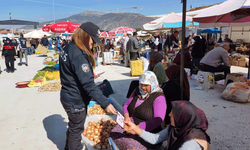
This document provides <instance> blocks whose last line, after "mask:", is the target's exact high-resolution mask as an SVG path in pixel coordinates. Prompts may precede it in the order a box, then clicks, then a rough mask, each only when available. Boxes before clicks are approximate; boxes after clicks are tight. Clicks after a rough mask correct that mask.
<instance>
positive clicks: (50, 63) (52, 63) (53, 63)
mask: <svg viewBox="0 0 250 150" xmlns="http://www.w3.org/2000/svg"><path fill="white" fill-rule="evenodd" d="M55 64H56V62H55V61H49V62H48V64H47V65H51V66H54V65H55Z"/></svg>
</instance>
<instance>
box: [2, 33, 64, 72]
mask: <svg viewBox="0 0 250 150" xmlns="http://www.w3.org/2000/svg"><path fill="white" fill-rule="evenodd" d="M67 44H68V40H66V39H63V40H62V39H61V38H60V37H57V38H50V39H48V38H47V36H46V35H44V37H43V38H41V39H37V38H32V39H30V38H24V36H23V34H21V35H20V37H19V38H18V39H16V38H14V37H12V39H10V38H6V39H4V40H3V41H2V42H1V45H0V47H1V48H2V49H1V50H2V59H5V65H6V72H7V73H14V71H15V66H14V64H15V63H14V61H16V59H17V58H19V63H18V65H19V66H22V65H23V64H24V65H26V66H28V55H32V54H35V53H36V52H37V47H38V45H41V46H44V47H46V48H48V49H49V50H52V46H53V49H55V50H56V51H58V52H60V51H61V50H62V48H63V47H65V46H66V45H67ZM23 57H25V62H23ZM0 71H1V68H0Z"/></svg>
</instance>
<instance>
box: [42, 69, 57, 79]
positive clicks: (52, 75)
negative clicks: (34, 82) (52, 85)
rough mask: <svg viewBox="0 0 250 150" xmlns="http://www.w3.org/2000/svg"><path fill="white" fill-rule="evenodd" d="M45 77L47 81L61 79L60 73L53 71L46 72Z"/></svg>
mask: <svg viewBox="0 0 250 150" xmlns="http://www.w3.org/2000/svg"><path fill="white" fill-rule="evenodd" d="M44 76H45V77H46V79H49V80H59V79H60V73H59V71H53V72H49V71H46V73H45V75H44Z"/></svg>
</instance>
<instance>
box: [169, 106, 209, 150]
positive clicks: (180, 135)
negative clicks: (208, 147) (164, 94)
mask: <svg viewBox="0 0 250 150" xmlns="http://www.w3.org/2000/svg"><path fill="white" fill-rule="evenodd" d="M171 104H172V113H173V116H174V123H175V127H173V126H172V125H171V126H170V128H169V134H168V138H167V139H169V140H168V144H167V146H166V147H165V149H167V150H177V149H179V148H180V147H181V145H182V144H183V143H185V142H186V141H189V140H192V139H200V140H205V141H207V142H208V143H210V137H209V136H208V135H207V133H206V130H207V129H208V121H207V118H206V115H205V113H204V112H203V111H202V110H201V109H199V108H197V107H196V106H195V105H194V104H193V103H191V102H189V101H173V102H172V103H171Z"/></svg>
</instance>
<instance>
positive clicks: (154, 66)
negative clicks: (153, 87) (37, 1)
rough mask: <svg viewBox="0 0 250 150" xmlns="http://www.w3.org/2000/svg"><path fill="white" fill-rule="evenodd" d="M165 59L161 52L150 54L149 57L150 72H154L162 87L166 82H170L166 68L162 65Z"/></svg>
mask: <svg viewBox="0 0 250 150" xmlns="http://www.w3.org/2000/svg"><path fill="white" fill-rule="evenodd" d="M162 59H163V55H162V54H161V53H159V52H150V53H149V57H148V62H149V66H148V70H149V71H153V72H154V73H155V75H156V77H157V80H158V82H159V84H160V85H162V84H163V83H164V82H167V81H168V78H167V76H166V74H165V73H164V72H165V67H164V65H163V64H162V63H161V61H162Z"/></svg>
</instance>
